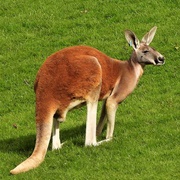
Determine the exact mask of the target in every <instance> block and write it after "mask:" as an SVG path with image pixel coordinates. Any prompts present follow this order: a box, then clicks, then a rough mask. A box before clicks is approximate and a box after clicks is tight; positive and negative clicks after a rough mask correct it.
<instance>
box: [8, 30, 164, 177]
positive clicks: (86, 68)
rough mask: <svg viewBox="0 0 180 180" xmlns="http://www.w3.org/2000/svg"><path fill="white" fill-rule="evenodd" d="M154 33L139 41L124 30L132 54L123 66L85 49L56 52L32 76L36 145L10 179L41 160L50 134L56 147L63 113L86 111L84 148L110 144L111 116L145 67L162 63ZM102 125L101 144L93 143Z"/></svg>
mask: <svg viewBox="0 0 180 180" xmlns="http://www.w3.org/2000/svg"><path fill="white" fill-rule="evenodd" d="M156 29H157V27H153V28H152V29H151V30H150V31H149V32H148V33H147V34H146V35H145V36H144V37H143V38H142V40H141V42H140V41H139V40H138V38H137V37H136V35H135V34H134V33H133V32H132V31H129V30H126V31H125V37H126V40H127V41H128V43H129V45H130V46H132V47H133V52H132V55H131V57H130V59H129V60H128V61H120V60H116V59H113V58H111V57H109V56H107V55H105V54H104V53H102V52H100V51H99V50H97V49H95V48H92V47H88V46H74V47H68V48H65V49H62V50H60V51H58V52H56V53H54V54H52V55H51V56H49V57H48V58H47V60H46V61H45V62H44V64H43V65H42V66H41V68H40V69H39V71H38V73H37V77H36V81H35V85H34V89H35V93H36V130H37V134H36V144H35V148H34V151H33V153H32V155H31V156H30V157H29V158H28V159H26V160H25V161H24V162H22V163H21V164H19V165H18V166H17V167H16V168H15V169H13V170H11V171H10V172H11V173H12V174H18V173H21V172H26V171H29V170H30V169H33V168H36V167H37V166H39V164H40V163H41V162H42V161H43V160H44V157H45V155H46V152H47V148H48V145H49V141H50V138H51V130H52V127H53V134H52V149H53V150H54V149H59V148H61V147H62V144H61V142H60V138H59V122H63V121H65V119H66V114H67V112H68V111H69V110H71V109H73V108H74V107H76V106H78V105H82V104H85V103H86V105H87V122H86V137H85V146H92V145H93V146H96V145H99V144H101V143H102V142H106V141H109V140H111V139H112V137H113V131H114V125H115V114H116V110H117V107H118V104H120V103H121V102H122V101H123V100H124V99H125V98H126V97H127V96H128V95H129V94H130V93H131V92H132V91H133V90H134V88H135V87H136V85H137V82H138V79H139V78H140V76H141V75H142V74H143V69H144V67H145V65H147V64H152V65H162V64H164V62H165V61H164V57H163V56H162V55H161V54H160V53H159V52H157V51H156V50H155V49H153V48H151V47H150V46H149V44H150V43H151V41H152V40H153V38H154V35H155V33H156ZM99 100H104V105H103V107H102V113H101V117H100V121H99V123H98V125H97V128H96V113H97V106H98V101H99ZM106 120H107V134H106V139H105V140H103V141H100V142H97V141H96V135H99V134H101V132H102V129H103V127H104V125H105V122H106Z"/></svg>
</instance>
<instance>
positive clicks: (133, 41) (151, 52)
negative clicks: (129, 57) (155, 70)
mask: <svg viewBox="0 0 180 180" xmlns="http://www.w3.org/2000/svg"><path fill="white" fill-rule="evenodd" d="M156 29H157V27H156V26H155V27H153V28H152V29H151V30H150V31H149V32H148V33H147V34H145V35H144V37H143V38H142V40H141V42H140V41H139V40H138V38H137V37H136V35H135V33H133V32H132V31H130V30H126V31H125V37H126V40H127V41H128V43H129V45H130V46H132V47H133V49H134V52H133V53H135V55H136V56H133V57H136V58H135V59H134V58H133V60H134V61H137V62H138V63H140V64H144V65H146V64H153V65H163V64H164V63H165V61H164V56H163V55H161V54H160V53H159V52H157V51H156V50H155V49H153V48H152V47H150V46H149V44H150V43H151V42H152V40H153V38H154V35H155V33H156Z"/></svg>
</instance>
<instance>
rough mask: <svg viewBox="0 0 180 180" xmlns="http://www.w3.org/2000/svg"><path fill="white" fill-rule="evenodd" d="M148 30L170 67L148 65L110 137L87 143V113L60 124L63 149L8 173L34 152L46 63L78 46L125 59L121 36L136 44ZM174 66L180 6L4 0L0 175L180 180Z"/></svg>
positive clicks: (179, 85) (178, 56) (178, 90)
mask: <svg viewBox="0 0 180 180" xmlns="http://www.w3.org/2000/svg"><path fill="white" fill-rule="evenodd" d="M153 26H157V27H158V30H157V33H156V36H155V38H154V40H153V42H152V44H151V46H152V47H154V48H156V49H157V50H158V51H159V52H161V54H163V55H164V56H165V58H166V64H165V65H164V66H160V67H154V66H147V67H146V68H145V73H144V75H143V76H142V78H141V79H140V81H139V84H138V86H137V88H136V90H135V91H134V92H133V93H132V94H131V95H130V96H129V97H128V98H127V99H126V100H125V101H124V102H123V103H122V104H121V105H120V106H119V108H118V111H117V115H116V126H115V132H114V139H113V141H111V142H108V143H106V144H102V145H101V146H98V147H89V148H85V147H84V137H85V122H86V107H83V108H81V109H77V110H74V111H72V112H70V113H69V114H68V116H67V121H66V122H64V123H63V124H61V125H60V128H61V140H62V141H63V142H66V143H65V145H64V146H63V148H62V149H61V150H57V151H51V143H50V145H49V149H48V152H47V155H46V158H45V161H44V162H43V163H42V164H41V165H40V166H39V167H38V168H36V169H35V170H31V171H29V172H27V173H23V174H19V175H16V176H12V175H10V173H9V171H10V170H11V169H13V168H14V167H15V166H16V165H18V164H19V163H20V162H22V161H23V160H25V159H26V158H27V157H28V156H29V155H30V154H31V153H32V151H33V148H34V144H35V135H36V131H35V95H34V91H33V83H34V80H35V77H36V73H37V71H38V69H39V67H40V66H41V64H42V63H43V62H44V60H45V59H46V58H47V57H48V56H49V55H51V54H52V53H54V52H56V51H57V50H59V49H62V48H64V47H67V46H72V45H80V44H81V45H89V46H93V47H95V48H97V49H99V50H101V51H103V52H104V53H106V54H108V55H109V56H111V57H114V58H117V59H121V60H127V59H129V57H130V55H131V52H132V48H131V47H129V46H128V44H127V42H126V40H125V37H124V30H125V29H130V30H133V31H134V32H135V33H136V34H137V36H138V37H139V39H141V38H142V36H143V35H144V34H145V33H146V32H147V31H149V30H150V29H151V28H152V27H153ZM179 69H180V2H179V1H178V0H174V1H172V0H159V1H149V0H144V1H140V0H136V1H134V0H96V1H93V0H86V1H85V0H64V1H63V0H54V1H50V0H46V1H45V0H37V1H35V0H28V1H25V0H5V1H2V0H1V2H0V179H18V180H19V179H33V180H36V179H37V180H41V179H50V180H51V179H52V180H53V179H62V180H67V179H73V180H75V179H76V180H81V179H82V180H85V179H88V180H91V179H92V180H101V179H102V180H106V179H107V180H108V179H111V180H112V179H113V180H116V179H117V180H141V179H143V180H144V179H145V180H146V179H147V180H177V179H180V113H179V110H180V107H179V103H180V97H179V95H180V72H179ZM101 105H102V103H101V102H100V103H99V109H98V116H99V115H100V107H101ZM105 134H106V130H105V131H104V132H103V134H102V136H101V137H98V139H99V140H101V139H103V138H105Z"/></svg>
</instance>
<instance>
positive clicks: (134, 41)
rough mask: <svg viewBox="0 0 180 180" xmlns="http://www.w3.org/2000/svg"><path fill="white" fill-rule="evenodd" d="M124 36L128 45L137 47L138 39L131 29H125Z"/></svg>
mask: <svg viewBox="0 0 180 180" xmlns="http://www.w3.org/2000/svg"><path fill="white" fill-rule="evenodd" d="M125 37H126V40H127V42H128V43H129V45H130V46H132V47H133V48H134V49H137V48H138V47H139V39H138V38H137V37H136V35H135V34H134V33H133V32H132V31H130V30H126V31H125Z"/></svg>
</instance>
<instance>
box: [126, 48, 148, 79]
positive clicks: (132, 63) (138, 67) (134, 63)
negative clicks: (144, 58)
mask: <svg viewBox="0 0 180 180" xmlns="http://www.w3.org/2000/svg"><path fill="white" fill-rule="evenodd" d="M128 64H129V67H130V69H131V70H132V71H133V72H134V73H135V74H136V77H137V78H139V77H140V76H142V74H143V72H144V67H145V65H144V64H141V63H139V62H138V57H137V55H136V53H135V51H133V53H132V55H131V57H130V59H129V60H128Z"/></svg>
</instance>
